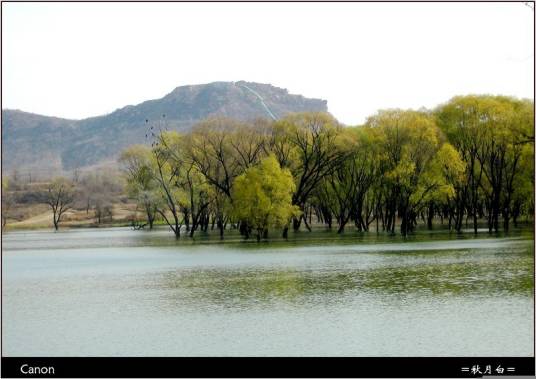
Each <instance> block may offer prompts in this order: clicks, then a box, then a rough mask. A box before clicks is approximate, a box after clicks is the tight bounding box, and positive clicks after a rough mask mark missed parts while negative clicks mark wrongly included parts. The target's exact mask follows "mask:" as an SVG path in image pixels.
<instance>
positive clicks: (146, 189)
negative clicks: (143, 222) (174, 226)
mask: <svg viewBox="0 0 536 379" xmlns="http://www.w3.org/2000/svg"><path fill="white" fill-rule="evenodd" d="M151 154H152V153H151V149H149V148H148V147H146V146H143V145H133V146H130V147H129V148H127V149H126V150H124V151H123V153H122V154H121V157H120V158H119V162H120V163H121V165H122V169H123V172H124V174H125V176H126V180H127V186H126V190H127V193H128V195H129V197H131V198H133V199H135V200H136V202H137V203H138V205H139V206H141V208H142V209H143V210H144V213H145V215H146V217H147V224H148V225H149V229H152V228H153V224H154V221H155V219H156V214H157V211H158V206H159V204H160V196H159V193H158V183H157V181H156V180H155V176H154V172H153V171H152V163H151V160H152V156H151Z"/></svg>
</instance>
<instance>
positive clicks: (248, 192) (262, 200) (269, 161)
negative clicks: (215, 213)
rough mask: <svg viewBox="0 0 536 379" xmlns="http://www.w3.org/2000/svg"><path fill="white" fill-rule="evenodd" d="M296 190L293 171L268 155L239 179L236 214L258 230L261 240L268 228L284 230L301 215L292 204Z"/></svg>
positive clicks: (235, 215)
mask: <svg viewBox="0 0 536 379" xmlns="http://www.w3.org/2000/svg"><path fill="white" fill-rule="evenodd" d="M295 188H296V187H295V184H294V180H293V178H292V174H291V173H290V171H289V170H288V169H281V167H280V165H279V163H278V161H277V159H276V158H275V156H273V155H271V156H268V157H267V158H264V159H263V160H261V161H260V163H259V164H258V165H256V166H253V167H250V168H248V169H247V170H246V171H245V172H244V173H243V174H242V175H240V176H239V177H238V178H236V181H235V185H234V190H233V200H234V201H233V206H234V207H233V215H234V217H236V218H237V219H238V220H240V221H241V222H243V223H246V224H247V226H248V228H251V229H253V230H256V231H257V238H258V239H260V237H261V236H262V235H264V234H265V233H267V231H268V228H269V227H276V228H283V227H285V226H287V225H288V223H289V222H290V219H291V218H292V217H293V216H297V215H298V213H299V208H298V207H297V206H295V205H292V193H293V192H294V190H295Z"/></svg>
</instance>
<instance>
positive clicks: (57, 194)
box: [44, 177, 75, 230]
mask: <svg viewBox="0 0 536 379" xmlns="http://www.w3.org/2000/svg"><path fill="white" fill-rule="evenodd" d="M44 195H45V196H44V198H45V203H46V204H48V205H49V206H50V208H51V209H52V215H53V222H54V229H55V230H58V227H59V224H60V222H61V218H62V216H63V215H64V214H65V212H66V211H68V210H69V209H70V208H71V205H72V203H73V200H74V197H75V188H74V185H73V183H72V182H71V181H69V180H67V179H65V178H62V177H58V178H56V179H54V180H53V181H52V182H51V183H49V184H48V186H47V191H46V192H45V194H44Z"/></svg>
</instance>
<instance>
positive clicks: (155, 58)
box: [2, 2, 534, 124]
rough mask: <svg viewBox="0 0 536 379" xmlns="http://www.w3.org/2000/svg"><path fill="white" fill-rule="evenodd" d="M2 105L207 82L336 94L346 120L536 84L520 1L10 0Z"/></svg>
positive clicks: (64, 113)
mask: <svg viewBox="0 0 536 379" xmlns="http://www.w3.org/2000/svg"><path fill="white" fill-rule="evenodd" d="M2 13H3V17H2V21H3V25H2V31H3V35H2V58H3V61H2V63H3V66H2V79H3V83H2V91H3V99H2V107H3V108H14V109H21V110H25V111H29V112H34V113H40V114H45V115H52V116H59V117H66V118H84V117H88V116H96V115H100V114H104V113H109V112H111V111H113V110H115V109H117V108H120V107H123V106H125V105H128V104H137V103H140V102H142V101H145V100H149V99H154V98H159V97H162V96H164V95H165V94H167V93H169V92H171V90H173V89H174V88H175V87H177V86H179V85H186V84H200V83H208V82H212V81H237V80H247V81H255V82H261V83H271V84H273V85H275V86H278V87H283V88H287V89H288V90H289V91H290V93H295V94H302V95H304V96H307V97H318V98H323V99H326V100H328V108H329V110H330V112H332V113H333V114H334V115H335V116H336V117H337V118H338V119H339V120H340V121H342V122H344V123H347V124H354V123H361V122H363V121H364V120H365V118H366V117H367V116H369V115H371V114H373V113H375V112H376V111H377V110H378V109H382V108H390V107H400V108H419V107H421V106H426V107H433V106H435V105H437V104H439V103H442V102H444V101H447V100H448V99H449V98H451V97H452V96H454V95H458V94H468V93H490V94H505V95H514V96H517V97H528V98H532V97H533V86H534V51H533V46H534V40H533V30H534V22H533V20H534V18H533V17H534V13H533V10H532V9H531V8H529V7H528V6H527V5H525V4H523V3H519V2H518V3H426V4H418V3H400V4H394V3H331V4H328V3H308V4H303V3H302V4H299V3H256V4H255V3H247V4H244V3H242V4H240V3H222V4H215V3H197V4H195V3H152V4H150V3H128V4H127V3H123V4H121V3H109V4H107V3H67V4H61V3H48V4H40V3H3V4H2Z"/></svg>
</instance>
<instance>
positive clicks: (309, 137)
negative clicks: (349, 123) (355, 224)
mask: <svg viewBox="0 0 536 379" xmlns="http://www.w3.org/2000/svg"><path fill="white" fill-rule="evenodd" d="M275 128H276V130H277V131H278V132H279V133H280V134H279V135H276V136H277V139H276V140H275V141H274V140H272V147H273V148H274V149H276V153H275V154H276V156H277V157H278V161H279V162H280V163H281V162H282V161H286V162H285V163H286V164H287V166H284V167H288V168H289V169H290V171H291V173H292V175H293V176H294V178H295V181H296V190H295V191H294V194H293V195H292V203H293V204H294V205H296V206H298V207H299V208H300V210H301V211H302V213H301V216H300V217H297V218H295V219H294V229H295V230H297V229H299V227H300V224H301V221H302V220H303V221H304V222H305V225H306V227H307V229H309V230H310V229H311V228H310V226H309V225H308V224H307V219H306V218H305V217H304V212H303V211H304V210H305V205H306V203H307V201H308V200H309V199H310V197H311V196H312V194H313V191H314V190H315V188H316V187H317V186H318V185H319V184H320V183H321V182H322V180H323V179H324V178H325V177H326V176H327V175H329V174H331V173H332V172H333V170H334V169H335V168H336V167H338V166H339V165H340V164H341V163H342V162H343V161H344V158H345V154H344V152H342V151H341V150H340V149H339V146H338V138H339V136H340V133H341V130H342V127H341V126H340V125H339V123H338V122H337V120H336V119H335V118H334V117H333V116H331V115H330V114H328V113H319V112H308V113H296V114H291V115H289V116H287V117H285V118H284V119H282V120H280V121H278V122H277V123H276V126H275ZM284 140H287V141H288V145H287V143H285V142H284Z"/></svg>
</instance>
